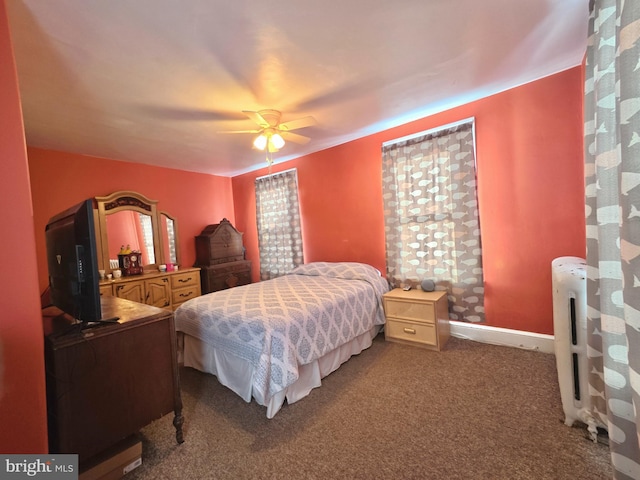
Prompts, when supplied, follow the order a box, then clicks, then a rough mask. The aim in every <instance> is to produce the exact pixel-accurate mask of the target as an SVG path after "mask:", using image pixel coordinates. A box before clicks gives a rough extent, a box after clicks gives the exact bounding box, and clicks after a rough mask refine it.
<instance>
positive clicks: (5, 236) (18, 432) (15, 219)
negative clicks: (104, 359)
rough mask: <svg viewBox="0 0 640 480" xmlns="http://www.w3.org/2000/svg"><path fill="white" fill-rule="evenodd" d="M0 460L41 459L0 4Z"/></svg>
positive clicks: (41, 385) (25, 216) (32, 308)
mask: <svg viewBox="0 0 640 480" xmlns="http://www.w3.org/2000/svg"><path fill="white" fill-rule="evenodd" d="M0 159H1V160H0V162H1V163H2V175H0V191H1V192H2V201H0V218H2V221H3V222H4V225H5V228H4V229H3V232H2V235H0V251H2V252H3V254H2V274H1V275H0V292H2V293H1V294H0V312H2V319H0V425H1V426H2V427H1V428H0V432H1V433H0V452H1V453H6V454H9V453H46V452H47V451H48V446H47V410H46V397H45V380H44V345H43V331H42V316H41V312H40V296H39V294H38V282H37V267H36V259H35V251H36V246H35V238H34V232H33V214H32V210H31V192H30V190H29V170H28V165H27V154H26V147H25V139H24V128H23V125H22V111H21V108H20V95H19V93H18V82H17V77H16V69H15V63H14V58H13V52H12V47H11V39H10V38H9V24H8V22H7V12H6V6H5V2H4V0H0Z"/></svg>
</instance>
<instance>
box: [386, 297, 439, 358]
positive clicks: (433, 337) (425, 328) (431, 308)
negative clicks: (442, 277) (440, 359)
mask: <svg viewBox="0 0 640 480" xmlns="http://www.w3.org/2000/svg"><path fill="white" fill-rule="evenodd" d="M382 301H383V303H384V312H385V315H386V317H387V321H386V324H385V326H384V336H385V339H386V340H388V341H391V342H399V343H406V344H409V345H416V346H419V347H424V348H429V349H432V350H441V349H442V348H443V347H444V345H445V344H446V343H447V340H449V304H448V300H447V292H441V291H438V292H423V291H422V290H409V291H405V290H402V289H401V288H395V289H393V290H391V291H390V292H388V293H385V294H384V296H383V297H382Z"/></svg>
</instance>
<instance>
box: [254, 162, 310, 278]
mask: <svg viewBox="0 0 640 480" xmlns="http://www.w3.org/2000/svg"><path fill="white" fill-rule="evenodd" d="M255 186H256V216H257V219H256V220H257V226H258V247H259V250H260V279H261V280H269V279H272V278H276V277H279V276H282V275H285V274H287V273H289V272H290V271H291V270H293V269H294V268H295V267H297V266H298V265H302V263H303V261H304V260H303V255H302V227H301V223H300V207H299V204H298V175H297V172H296V170H287V171H285V172H280V173H274V174H273V175H268V176H266V177H260V178H257V179H256V183H255Z"/></svg>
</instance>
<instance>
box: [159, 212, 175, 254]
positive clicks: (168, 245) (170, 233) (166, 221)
mask: <svg viewBox="0 0 640 480" xmlns="http://www.w3.org/2000/svg"><path fill="white" fill-rule="evenodd" d="M160 242H161V244H162V252H163V253H164V263H173V264H174V265H179V264H180V261H179V259H178V247H177V242H178V222H177V221H176V219H175V218H174V217H172V216H171V215H170V214H168V213H167V212H160Z"/></svg>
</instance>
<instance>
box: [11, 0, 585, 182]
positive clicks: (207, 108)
mask: <svg viewBox="0 0 640 480" xmlns="http://www.w3.org/2000/svg"><path fill="white" fill-rule="evenodd" d="M588 1H589V0H484V1H478V0H398V1H396V2H390V1H389V0H325V1H308V0H298V1H291V2H284V1H282V0H280V1H275V0H56V1H43V0H6V2H7V6H8V11H9V23H10V30H11V35H12V41H13V44H14V51H15V57H16V64H17V69H18V79H19V84H20V93H21V99H22V106H23V112H24V122H25V130H26V136H27V144H28V145H30V146H34V147H41V148H47V149H53V150H61V151H66V152H73V153H80V154H86V155H92V156H97V157H106V158H112V159H117V160H125V161H130V162H139V163H143V164H151V165H158V166H162V167H169V168H177V169H181V170H188V171H195V172H204V173H211V174H216V175H223V176H233V175H235V174H238V173H242V172H246V171H250V170H254V169H256V168H260V167H263V166H264V165H265V155H264V153H262V152H259V151H256V150H254V149H252V145H251V144H252V141H253V136H252V135H249V134H241V135H224V134H220V133H218V132H220V131H223V130H235V129H243V130H244V129H252V128H254V127H255V124H254V123H253V122H252V121H251V120H249V119H248V118H247V117H246V116H244V115H243V114H242V113H241V111H242V110H260V109H265V108H274V109H278V110H281V111H282V112H283V116H282V120H283V121H289V120H294V119H296V118H299V117H303V116H306V115H312V116H314V117H315V118H316V120H317V121H318V125H317V126H313V127H307V128H305V129H302V130H297V131H296V133H300V134H303V135H307V136H309V137H311V141H310V142H309V143H308V144H307V145H305V146H299V145H296V144H293V143H290V142H289V143H287V145H286V146H285V147H284V148H283V149H282V150H281V151H280V152H278V153H276V154H274V160H275V161H276V162H278V161H284V160H288V159H291V158H295V157H298V156H300V155H303V154H308V153H311V152H315V151H319V150H323V149H325V148H328V147H331V146H335V145H339V144H341V143H344V142H347V141H349V140H353V139H355V138H359V137H362V136H365V135H368V134H371V133H374V132H377V131H380V130H385V129H387V128H390V127H393V126H396V125H400V124H402V123H406V122H408V121H411V120H415V119H417V118H421V117H424V116H427V115H429V114H432V113H436V112H439V111H442V110H445V109H447V108H451V107H453V106H457V105H460V104H463V103H467V102H469V101H472V100H475V99H478V98H482V97H484V96H487V95H491V94H493V93H497V92H500V91H503V90H505V89H507V88H511V87H514V86H517V85H521V84H523V83H527V82H530V81H532V80H536V79H538V78H541V77H544V76H547V75H550V74H553V73H556V72H559V71H562V70H565V69H567V68H570V67H573V66H575V65H578V64H580V62H581V61H582V57H583V55H584V52H585V49H586V37H587V19H588Z"/></svg>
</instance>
